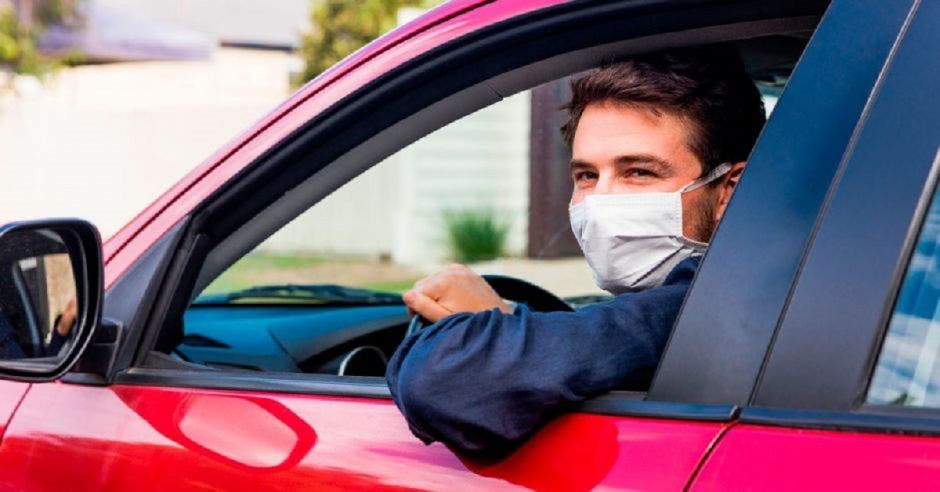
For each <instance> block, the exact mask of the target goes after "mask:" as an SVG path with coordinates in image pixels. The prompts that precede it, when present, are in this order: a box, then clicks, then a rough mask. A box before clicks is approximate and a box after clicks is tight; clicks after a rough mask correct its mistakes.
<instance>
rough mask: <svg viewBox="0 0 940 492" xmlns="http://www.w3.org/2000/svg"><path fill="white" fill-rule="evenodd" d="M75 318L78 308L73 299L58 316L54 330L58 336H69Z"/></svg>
mask: <svg viewBox="0 0 940 492" xmlns="http://www.w3.org/2000/svg"><path fill="white" fill-rule="evenodd" d="M77 316H78V306H77V305H76V303H75V298H74V297H73V298H72V299H71V300H70V301H69V303H68V304H67V305H66V306H65V311H62V314H61V315H60V316H59V323H58V324H56V326H55V330H56V331H57V332H59V335H61V336H63V337H67V336H69V332H70V331H72V327H73V326H75V318H76V317H77Z"/></svg>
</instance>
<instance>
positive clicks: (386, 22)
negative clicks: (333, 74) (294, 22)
mask: <svg viewBox="0 0 940 492" xmlns="http://www.w3.org/2000/svg"><path fill="white" fill-rule="evenodd" d="M439 3H441V2H440V0H359V1H355V0H313V3H312V8H311V11H310V22H311V24H312V26H311V30H310V31H309V32H308V33H306V34H305V35H304V36H303V38H302V39H301V44H300V54H301V56H302V58H303V60H304V71H303V72H302V73H301V74H299V76H298V77H297V80H295V81H294V82H295V83H297V84H298V85H300V84H303V83H304V82H306V81H308V80H310V79H312V78H314V77H316V76H317V75H320V74H321V73H323V72H324V71H325V70H326V69H327V68H329V67H331V66H333V65H335V64H336V63H337V62H338V61H340V60H342V59H343V58H345V57H346V56H348V55H349V54H351V53H353V52H354V51H356V50H357V49H359V48H361V47H363V46H365V45H366V44H367V43H369V42H370V41H372V40H373V39H375V38H377V37H379V36H380V35H382V34H383V33H385V32H387V31H389V30H390V29H392V28H393V27H395V24H396V21H397V16H398V10H399V9H401V8H402V7H422V8H430V7H433V6H434V5H437V4H439Z"/></svg>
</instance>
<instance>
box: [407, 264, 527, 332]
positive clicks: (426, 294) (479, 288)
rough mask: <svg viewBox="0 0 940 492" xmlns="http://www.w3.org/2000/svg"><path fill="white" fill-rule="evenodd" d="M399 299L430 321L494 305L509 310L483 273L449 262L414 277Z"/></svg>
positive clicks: (505, 310) (412, 310)
mask: <svg viewBox="0 0 940 492" xmlns="http://www.w3.org/2000/svg"><path fill="white" fill-rule="evenodd" d="M402 299H404V300H405V304H406V305H407V306H408V310H409V311H411V312H413V313H417V314H420V315H421V316H422V317H424V318H425V319H427V320H428V321H431V322H436V321H437V320H439V319H441V318H443V317H446V316H449V315H451V314H454V313H466V312H474V313H476V312H481V311H489V310H490V309H493V308H499V309H501V310H502V311H503V312H506V313H511V312H512V310H511V309H509V306H508V305H507V304H506V303H505V302H503V300H502V298H500V297H499V294H497V293H496V291H494V290H493V288H492V287H490V284H488V283H486V280H483V277H480V276H479V275H477V274H476V272H474V271H473V270H470V269H469V268H467V267H465V266H463V265H451V266H449V267H447V268H445V269H443V270H441V271H439V272H437V273H435V274H433V275H430V276H428V277H426V278H423V279H421V280H419V281H417V282H416V283H415V286H414V288H412V289H411V290H409V291H408V292H405V294H404V295H403V296H402Z"/></svg>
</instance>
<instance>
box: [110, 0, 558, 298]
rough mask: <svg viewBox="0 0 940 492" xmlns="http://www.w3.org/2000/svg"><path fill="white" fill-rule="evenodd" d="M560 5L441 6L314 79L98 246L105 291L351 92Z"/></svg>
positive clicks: (543, 1) (465, 1) (478, 1)
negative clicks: (450, 45) (473, 35)
mask: <svg viewBox="0 0 940 492" xmlns="http://www.w3.org/2000/svg"><path fill="white" fill-rule="evenodd" d="M559 3H563V1H562V0H527V1H518V0H515V1H485V0H458V1H452V2H448V3H446V4H444V5H442V6H441V7H438V8H437V9H434V10H433V11H431V12H429V13H428V14H427V15H425V16H423V17H421V18H419V19H416V20H415V21H413V22H411V23H409V24H407V25H405V26H403V27H402V28H400V29H397V30H395V31H393V32H392V33H389V34H388V35H387V36H384V37H382V38H379V39H378V40H376V41H375V42H373V43H371V44H369V45H368V46H366V47H365V48H363V49H361V50H360V51H358V52H357V53H355V54H354V55H352V56H351V57H349V58H347V59H345V60H344V61H343V62H341V63H339V64H337V65H336V66H335V67H333V68H332V69H330V70H328V71H327V72H325V73H324V74H322V75H321V76H319V77H317V78H316V79H314V80H313V81H311V82H310V83H308V84H307V85H306V86H304V87H303V88H302V89H300V90H299V91H298V92H297V93H296V94H294V95H293V96H292V97H291V98H289V99H288V100H287V101H285V102H284V103H283V104H281V105H280V106H279V107H278V108H276V109H275V110H274V111H272V112H271V113H270V114H268V115H267V116H266V117H264V118H263V119H262V120H261V121H259V122H258V123H256V124H255V125H254V126H253V127H252V128H250V129H249V130H247V131H245V132H243V133H242V134H241V135H239V136H238V137H236V138H235V139H234V140H233V141H231V142H230V143H228V144H227V145H226V146H224V147H223V148H222V149H220V150H219V151H217V152H216V153H215V154H213V155H212V156H211V157H209V158H208V159H207V160H206V161H204V162H203V163H202V164H201V165H200V166H199V167H197V168H196V169H194V170H193V171H192V172H191V173H189V174H188V175H187V176H186V177H184V178H183V179H182V180H181V181H180V182H179V183H177V184H176V185H175V186H173V187H172V188H171V189H170V190H169V191H167V192H166V193H164V194H163V195H162V196H161V197H159V198H158V199H157V200H156V201H155V202H154V203H153V204H151V205H150V206H149V207H147V208H146V209H145V210H144V211H143V212H141V213H140V214H139V215H138V216H137V217H135V218H134V219H133V220H131V222H130V223H128V224H127V225H126V226H125V227H124V228H122V229H121V230H120V231H118V232H117V233H116V234H115V235H114V236H112V237H111V238H110V239H109V240H108V241H107V242H106V243H105V244H104V258H105V288H106V289H107V288H109V287H110V286H111V285H113V284H114V282H115V281H116V280H117V279H118V278H119V277H120V276H121V275H122V274H123V273H124V272H125V271H126V270H127V268H128V267H129V266H130V265H131V264H132V263H133V262H134V261H136V260H137V258H138V257H140V255H141V254H143V253H144V252H145V251H146V250H147V249H148V248H150V246H152V245H153V244H154V242H156V241H157V239H159V238H160V236H162V235H163V234H164V233H165V232H166V231H167V230H169V229H170V228H172V227H173V226H174V225H175V224H176V223H178V222H179V221H180V220H181V219H182V218H183V217H185V216H186V215H187V214H189V213H190V212H191V211H192V210H193V208H194V207H196V206H197V205H199V204H200V203H201V202H202V201H203V200H205V199H206V198H207V197H208V196H209V195H211V194H212V193H213V192H215V191H216V190H217V189H219V187H220V186H222V185H223V184H225V183H226V182H227V181H228V180H229V179H231V178H232V177H233V176H235V175H236V174H238V172H239V171H241V170H242V169H244V168H245V167H246V166H247V165H248V164H250V163H251V162H253V161H254V160H255V159H257V158H258V157H259V156H260V155H261V154H263V153H264V152H265V151H266V150H268V149H269V148H271V147H272V146H273V145H274V144H276V143H278V142H280V141H282V140H284V139H285V138H287V136H288V135H290V134H291V132H293V131H294V130H296V129H297V128H299V127H300V126H301V125H302V124H304V123H306V122H307V121H309V120H310V119H311V118H313V117H314V116H316V115H317V114H319V113H320V112H322V111H323V110H324V109H326V108H328V107H330V106H332V105H333V104H335V103H337V102H338V101H340V100H342V99H343V98H344V97H346V96H348V95H349V94H351V93H352V92H353V91H355V90H356V89H359V88H360V87H362V86H363V85H365V84H367V83H369V82H371V81H372V80H375V79H376V78H377V77H379V76H381V75H382V74H384V73H387V72H388V71H390V70H392V69H393V68H395V67H397V66H399V65H401V64H402V63H404V62H406V61H408V60H410V59H412V58H414V57H415V56H416V55H418V54H420V53H424V52H426V51H428V50H430V49H433V48H435V47H437V46H440V45H442V44H444V43H447V42H449V41H452V40H454V39H456V38H458V37H461V36H464V35H466V34H468V33H470V32H473V31H476V30H479V29H481V28H484V27H487V26H490V25H492V24H495V23H497V22H501V21H504V20H506V19H509V18H512V17H515V16H518V15H521V14H525V13H528V12H532V11H535V10H538V9H541V8H544V7H547V6H551V5H555V4H559Z"/></svg>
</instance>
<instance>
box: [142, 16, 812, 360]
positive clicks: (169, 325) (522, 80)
mask: <svg viewBox="0 0 940 492" xmlns="http://www.w3.org/2000/svg"><path fill="white" fill-rule="evenodd" d="M817 20H818V19H817V18H815V17H813V18H809V17H807V18H796V19H791V20H788V21H786V22H781V21H774V22H773V23H762V22H754V23H748V24H747V25H743V26H736V27H735V29H733V30H729V29H728V28H719V29H714V30H707V29H706V30H702V31H698V32H695V33H694V34H689V35H688V39H683V38H682V36H677V37H676V39H670V40H668V43H669V45H670V46H683V45H693V44H705V43H714V42H725V43H730V44H732V45H733V46H734V47H735V48H736V49H737V51H738V52H739V53H740V55H741V57H742V60H743V61H744V63H745V65H746V67H747V69H748V71H749V73H750V74H751V75H752V76H753V78H754V81H755V83H756V84H757V86H758V88H759V90H760V92H761V94H762V95H763V96H764V103H765V107H766V109H767V113H768V116H769V115H770V113H771V112H772V109H773V106H774V105H775V104H776V101H777V99H778V98H780V97H781V95H782V93H783V91H784V86H785V84H786V81H787V80H788V77H789V74H790V72H791V71H792V70H793V68H794V66H795V65H796V63H797V61H798V59H799V57H800V54H801V53H802V51H803V49H804V48H805V46H806V43H807V42H808V40H809V37H810V35H811V34H812V29H813V28H814V26H815V23H816V22H817ZM767 33H771V34H767ZM651 44H653V43H642V42H640V41H638V40H630V41H618V42H612V43H608V44H604V45H602V46H600V47H598V46H593V47H591V48H589V49H584V50H575V51H571V52H569V53H565V54H561V55H558V56H555V57H551V58H548V59H545V60H542V61H540V62H537V63H530V64H526V65H524V66H522V68H515V69H513V70H508V71H503V72H501V73H500V74H498V75H497V76H495V77H490V78H487V79H486V80H484V81H482V82H480V83H477V84H474V85H471V86H469V87H464V88H462V89H459V90H451V92H450V93H447V94H444V95H443V97H441V98H440V99H438V100H437V101H436V102H434V103H432V104H429V105H427V106H421V105H418V104H417V103H416V102H414V101H408V100H407V99H408V98H407V97H405V98H404V99H405V101H404V102H401V100H400V99H399V100H396V102H392V103H388V104H387V106H390V107H391V106H394V105H395V104H399V103H400V104H402V105H405V106H407V105H409V104H410V105H411V106H413V107H412V109H409V110H402V109H401V108H397V107H396V108H392V109H397V110H399V111H403V112H405V113H407V116H406V117H404V118H402V119H400V120H399V121H396V122H391V123H388V124H383V123H382V122H381V121H378V122H375V123H376V125H382V126H377V127H378V128H381V129H380V130H377V131H375V132H374V133H372V134H361V135H360V134H356V135H353V136H351V137H350V139H351V140H353V141H355V142H356V144H355V145H352V146H348V147H347V148H345V149H339V150H335V151H334V152H333V153H332V154H333V155H336V157H335V158H333V159H331V160H329V161H326V162H317V159H318V157H316V156H313V155H312V154H313V153H311V152H309V151H308V152H304V150H305V149H310V148H315V143H311V139H298V142H301V143H289V144H286V145H284V146H283V148H280V149H278V152H279V153H280V154H278V155H273V156H269V159H270V160H271V162H276V163H278V164H279V166H280V167H278V166H275V165H273V164H272V165H270V166H267V167H265V166H259V167H258V169H257V171H256V173H255V174H254V175H253V176H252V179H251V180H245V182H246V183H250V184H244V185H235V186H233V187H231V188H230V189H227V190H225V191H223V192H222V194H221V195H220V196H219V197H218V199H216V200H215V201H214V202H213V203H210V204H209V205H207V206H206V207H205V208H204V209H203V210H202V212H201V214H197V215H196V216H195V217H194V219H193V221H194V224H195V225H194V227H195V228H197V229H199V230H201V231H202V232H201V233H200V234H197V235H195V236H193V238H192V243H191V244H190V245H189V246H190V247H191V248H192V251H194V253H193V254H192V255H191V256H190V257H189V259H188V260H187V261H188V262H189V263H187V265H197V266H198V268H196V269H195V270H196V271H198V274H194V275H191V276H190V278H188V279H184V285H187V286H190V287H191V289H190V290H188V292H189V295H183V294H180V295H178V296H177V299H176V300H175V301H174V305H173V306H171V309H169V310H168V311H169V314H168V315H167V316H166V318H165V319H164V320H162V329H161V330H160V331H159V335H158V336H156V338H155V339H154V340H153V341H152V344H153V347H154V350H153V351H151V352H149V354H147V356H146V358H145V359H144V362H143V365H144V366H149V367H156V368H186V369H200V370H234V371H252V372H257V371H270V372H283V373H307V374H329V375H338V376H369V377H382V376H384V373H385V365H386V362H387V360H388V359H389V358H390V357H391V355H392V354H393V353H394V351H395V349H396V347H397V346H398V344H399V343H400V342H401V341H402V339H403V338H404V337H405V336H406V335H407V334H408V333H411V332H413V331H414V330H415V329H418V328H419V327H416V326H414V325H412V319H411V318H410V317H409V313H408V312H407V310H406V308H405V306H404V304H403V302H402V300H401V293H402V292H403V291H405V290H407V289H408V288H409V287H410V285H411V283H413V282H414V281H415V280H417V279H418V278H420V277H422V276H423V275H426V274H427V273H430V271H433V269H434V268H436V267H439V266H442V265H446V264H447V263H449V262H453V261H455V259H458V258H459V255H455V253H454V252H453V251H452V249H448V245H449V244H450V243H448V238H447V233H448V230H449V229H448V227H451V225H452V224H450V223H448V222H447V221H448V220H449V219H448V218H447V216H448V214H451V215H453V211H454V210H458V211H467V210H469V211H471V212H480V211H481V210H483V211H484V212H485V213H482V212H481V214H482V215H483V219H486V220H489V223H490V225H491V226H493V227H495V228H496V229H499V228H500V227H502V228H503V229H504V233H503V235H504V236H505V238H504V239H505V244H506V246H504V247H503V249H502V251H503V254H502V255H500V258H498V259H497V260H495V261H490V262H488V263H487V262H485V261H484V262H482V266H480V268H478V271H481V272H484V273H486V272H489V273H494V272H495V273H498V274H500V275H494V277H493V278H491V279H490V282H491V283H493V284H494V285H497V292H499V293H500V294H501V295H502V296H503V297H505V298H507V299H510V300H515V301H517V302H526V303H529V304H532V303H533V302H535V301H534V299H535V298H538V297H539V296H542V297H543V298H548V300H546V301H545V303H546V307H545V308H544V309H546V310H556V309H576V308H578V307H581V306H584V305H587V304H590V303H592V302H598V301H600V300H603V299H605V298H606V295H605V293H604V292H602V291H599V289H597V288H596V287H594V286H593V285H592V284H591V282H590V276H589V275H588V276H587V277H585V276H584V272H585V271H586V270H585V269H584V268H581V269H580V270H577V269H576V264H577V263H578V262H580V263H583V259H582V258H580V257H579V252H576V251H572V250H571V249H570V245H569V248H568V249H567V250H564V248H561V249H562V250H563V251H562V253H564V254H557V255H555V256H554V257H552V258H542V257H539V255H538V254H533V253H532V251H531V249H532V248H531V245H528V246H529V248H528V251H527V247H526V246H527V245H526V240H527V232H526V217H527V216H526V213H527V210H528V207H529V200H530V197H531V193H532V190H530V189H527V186H530V183H531V180H530V179H529V178H530V177H531V175H532V173H539V172H544V168H540V167H539V166H549V165H562V166H564V168H565V169H563V171H562V172H563V175H564V176H566V177H567V175H568V171H567V160H566V159H567V157H565V156H564V147H563V143H562V142H561V140H560V135H559V134H558V132H555V134H549V133H547V132H540V133H539V135H537V136H533V135H534V134H535V132H534V130H532V129H533V128H534V126H533V125H531V122H530V119H531V118H532V115H533V114H535V112H534V109H533V107H532V104H534V103H532V101H533V100H534V98H535V96H534V95H533V93H534V91H536V90H538V88H539V87H541V88H543V89H544V88H546V87H550V88H553V90H555V92H556V93H558V94H559V97H562V98H563V97H564V94H565V93H564V91H565V88H566V87H567V84H568V82H569V80H570V77H576V76H577V74H578V73H581V72H583V71H584V70H587V69H590V68H592V67H595V66H599V65H602V64H604V63H608V62H610V61H613V60H616V59H619V58H624V57H628V56H629V55H630V54H633V53H639V52H644V51H651V50H653V49H651V47H650V45H651ZM658 47H659V46H655V45H654V46H653V48H658ZM442 90H444V89H443V88H442ZM559 100H560V101H561V102H563V100H562V99H559ZM556 102H557V101H556ZM503 106H506V107H507V108H506V109H505V111H503V109H501V107H503ZM555 107H556V108H557V105H556V106H555ZM354 109H355V108H354ZM553 109H554V108H553ZM555 112H556V113H558V111H555ZM487 113H489V117H486V116H487ZM481 114H482V115H483V117H481V119H479V121H474V118H475V117H477V116H478V115H481ZM468 115H469V116H468ZM465 116H466V117H465ZM376 119H381V116H379V115H377V116H376ZM512 121H517V122H521V124H520V125H517V127H514V128H509V129H507V128H506V127H505V125H504V124H509V123H507V122H512ZM556 128H557V126H556ZM485 130H491V131H490V133H487V132H486V131H485ZM530 130H531V131H530ZM494 132H496V133H494ZM352 133H355V132H352ZM506 133H513V134H514V135H516V136H517V137H519V139H521V140H519V139H517V140H518V141H516V142H515V143H512V142H510V143H506V142H504V141H502V140H500V139H501V138H502V137H503V136H504V134H506ZM494 135H495V136H494ZM533 139H535V140H533ZM539 139H541V140H539ZM313 140H315V139H313ZM533 142H535V143H533ZM305 145H306V147H304V146H305ZM532 145H545V146H547V147H549V148H555V149H558V148H559V146H561V149H562V150H559V151H557V155H558V156H559V157H558V159H556V160H554V161H551V162H545V161H540V162H538V163H535V162H532V160H531V155H532V153H531V148H530V147H531V146H532ZM311 146H314V147H311ZM468 148H469V149H470V151H467V149H468ZM507 149H508V150H507ZM462 152H463V153H464V154H462ZM318 155H324V156H329V155H331V152H326V151H324V152H322V153H320V154H318ZM506 155H511V156H514V157H513V158H515V159H517V160H518V161H519V162H520V163H521V164H519V165H518V166H516V167H514V168H513V169H516V171H513V172H514V173H515V174H512V176H508V174H511V173H510V172H509V171H506V170H505V169H506V167H504V166H508V164H505V163H506V159H507V157H506ZM298 156H302V157H298ZM278 159H280V161H278ZM487 161H488V162H487ZM448 162H449V163H448ZM487 166H489V167H487ZM745 176H746V173H745ZM745 179H746V178H745ZM516 182H520V183H521V184H520V185H519V186H515V185H511V184H512V183H516ZM414 183H419V185H415V184H414ZM507 183H509V184H507ZM258 187H260V188H262V189H266V190H267V191H266V192H265V193H264V194H263V197H264V199H246V198H245V197H247V196H249V194H250V191H251V190H253V189H255V190H256V189H258ZM485 189H495V190H497V191H499V192H500V193H499V195H500V197H502V200H500V199H494V198H493V197H492V196H489V195H487V194H486V193H484V192H481V190H485ZM480 196H485V199H480V198H479V197H480ZM507 196H508V197H509V198H507ZM238 200H242V205H241V206H240V207H238V210H237V211H235V212H233V211H232V210H233V209H232V208H231V205H232V204H233V203H237V202H238ZM428 200H430V201H428ZM431 202H433V206H430V207H427V206H425V205H426V204H427V203H431ZM226 206H228V207H229V208H226ZM562 206H563V207H566V206H567V203H564V204H563V205H562ZM426 210H433V212H434V213H433V214H432V213H426V212H425V211H426ZM396 211H398V212H400V213H399V216H395V217H393V216H392V215H389V214H390V213H394V212H396ZM478 215H480V214H478ZM477 218H478V219H479V217H477ZM481 220H482V219H481ZM501 220H502V222H500V221H501ZM415 222H417V223H418V226H414V224H413V223H415ZM471 222H472V221H471ZM484 222H485V220H484ZM403 224H404V225H403ZM493 224H495V225H493ZM454 227H456V226H454ZM569 230H570V226H569V225H568V223H567V217H564V220H563V222H559V223H558V224H555V226H554V230H553V231H551V232H552V234H553V235H554V236H556V238H557V237H563V236H564V235H565V234H570V232H568V231H569ZM416 231H417V232H416ZM429 231H430V232H429ZM572 253H573V254H572ZM565 258H567V260H566V259H565ZM517 263H518V264H520V265H522V266H519V268H517V269H516V270H513V268H510V267H508V266H507V265H510V266H512V265H516V264H517ZM560 265H564V266H565V267H566V268H572V269H574V270H572V271H575V272H576V273H573V274H571V276H570V277H568V276H566V275H568V274H566V273H558V274H556V273H554V272H555V271H556V270H560V269H561V266H560ZM572 265H574V266H572ZM523 266H524V267H525V268H523ZM553 275H555V277H558V276H561V277H562V280H561V281H560V283H561V285H562V286H563V287H566V289H560V290H559V291H557V292H552V291H553V290H555V289H557V288H556V287H545V286H543V287H545V288H542V287H536V286H538V285H540V284H542V283H543V276H544V278H551V277H552V276H553ZM578 275H580V277H578ZM507 277H508V280H504V281H503V284H500V278H504V279H505V278H507ZM516 277H521V279H520V278H516ZM575 277H577V278H578V279H579V280H578V281H573V280H572V281H570V282H569V281H568V280H567V279H569V278H575ZM494 282H495V283H494ZM566 283H568V284H572V285H571V286H570V287H571V288H570V289H567V287H568V286H566V285H565V284H566ZM499 285H502V286H501V287H500V286H499ZM546 285H547V284H546ZM553 285H554V284H553ZM581 286H584V287H583V288H582V287H581ZM579 288H580V289H581V290H577V289H579ZM551 299H560V300H561V301H560V303H557V304H553V303H552V301H551Z"/></svg>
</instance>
